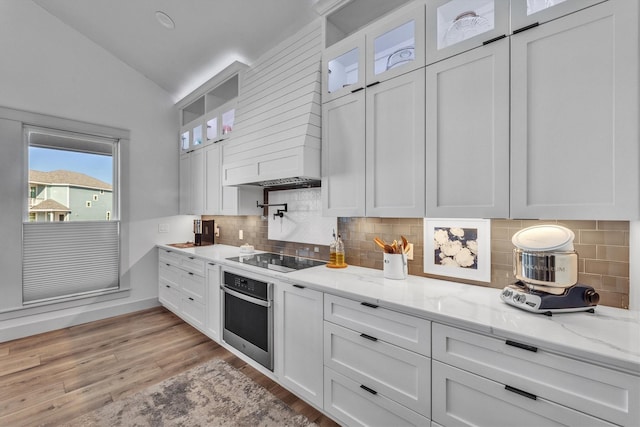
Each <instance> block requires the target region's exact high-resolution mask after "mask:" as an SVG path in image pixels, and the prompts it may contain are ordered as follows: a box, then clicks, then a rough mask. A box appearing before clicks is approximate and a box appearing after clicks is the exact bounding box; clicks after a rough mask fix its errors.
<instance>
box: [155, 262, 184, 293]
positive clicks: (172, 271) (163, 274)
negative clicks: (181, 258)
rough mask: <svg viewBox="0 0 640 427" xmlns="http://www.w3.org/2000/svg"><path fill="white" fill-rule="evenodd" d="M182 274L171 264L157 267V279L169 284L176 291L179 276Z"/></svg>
mask: <svg viewBox="0 0 640 427" xmlns="http://www.w3.org/2000/svg"><path fill="white" fill-rule="evenodd" d="M182 273H183V271H182V270H180V269H179V268H178V267H175V266H173V265H172V264H168V263H160V264H159V265H158V278H159V279H160V280H164V281H165V282H169V283H171V284H172V285H173V286H174V287H175V288H176V289H179V288H180V281H181V280H180V276H181V275H182Z"/></svg>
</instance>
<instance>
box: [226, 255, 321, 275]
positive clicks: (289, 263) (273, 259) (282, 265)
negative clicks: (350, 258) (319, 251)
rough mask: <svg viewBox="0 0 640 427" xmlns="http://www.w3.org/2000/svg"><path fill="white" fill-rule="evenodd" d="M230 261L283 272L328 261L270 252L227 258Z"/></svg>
mask: <svg viewBox="0 0 640 427" xmlns="http://www.w3.org/2000/svg"><path fill="white" fill-rule="evenodd" d="M227 259H228V260H229V261H236V262H240V263H242V264H248V265H252V266H255V267H261V268H266V269H269V270H275V271H279V272H282V273H289V272H291V271H296V270H302V269H303V268H309V267H316V266H318V265H324V264H326V262H324V261H318V260H315V259H309V258H300V257H296V256H289V255H280V254H274V253H270V252H265V253H261V254H251V255H241V256H236V257H231V258H227Z"/></svg>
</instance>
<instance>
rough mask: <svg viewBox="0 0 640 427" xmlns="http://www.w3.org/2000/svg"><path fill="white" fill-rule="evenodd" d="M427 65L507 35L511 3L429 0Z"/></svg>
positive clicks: (500, 0) (492, 0) (482, 0)
mask: <svg viewBox="0 0 640 427" xmlns="http://www.w3.org/2000/svg"><path fill="white" fill-rule="evenodd" d="M426 28H427V38H426V46H427V59H426V61H427V64H431V63H434V62H437V61H440V60H442V59H445V58H449V57H451V56H453V55H456V54H459V53H461V52H465V51H467V50H470V49H473V48H476V47H479V46H482V45H483V44H486V43H490V42H491V41H493V40H496V39H500V38H505V37H506V35H507V33H508V32H509V2H508V1H504V0H475V1H473V2H470V1H468V0H434V1H428V2H427V24H426Z"/></svg>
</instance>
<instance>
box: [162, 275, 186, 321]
mask: <svg viewBox="0 0 640 427" xmlns="http://www.w3.org/2000/svg"><path fill="white" fill-rule="evenodd" d="M181 298H182V294H181V293H180V290H179V289H178V288H176V287H175V285H174V284H173V283H170V282H167V281H165V280H163V279H160V287H159V288H158V299H159V300H160V302H161V303H162V305H164V306H165V307H167V308H168V309H169V310H171V311H173V312H174V313H176V314H178V313H179V312H180V299H181Z"/></svg>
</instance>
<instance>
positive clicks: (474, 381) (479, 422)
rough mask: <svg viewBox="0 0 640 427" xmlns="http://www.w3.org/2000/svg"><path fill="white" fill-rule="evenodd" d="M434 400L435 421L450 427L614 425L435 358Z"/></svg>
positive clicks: (577, 426) (578, 426) (579, 426)
mask: <svg viewBox="0 0 640 427" xmlns="http://www.w3.org/2000/svg"><path fill="white" fill-rule="evenodd" d="M432 403H433V408H432V414H433V420H434V421H435V422H437V423H440V424H442V425H443V426H447V427H459V426H460V427H462V426H476V427H483V426H486V427H501V426H504V427H512V426H532V427H533V426H535V427H538V426H549V427H553V426H558V427H559V426H576V427H582V426H590V427H592V426H613V424H609V423H607V422H605V421H602V420H599V419H597V418H593V417H591V416H589V415H586V414H583V413H581V412H578V411H574V410H572V409H569V408H566V407H564V406H561V405H558V404H556V403H553V402H550V401H548V400H546V399H541V398H537V399H535V400H534V399H532V398H530V397H526V396H524V395H522V394H518V393H517V392H514V391H509V390H507V389H506V388H505V386H504V385H503V384H500V383H497V382H494V381H491V380H488V379H486V378H482V377H479V376H477V375H473V374H471V373H469V372H466V371H462V370H460V369H457V368H454V367H452V366H449V365H445V364H444V363H440V362H437V361H435V360H434V361H433V402H432Z"/></svg>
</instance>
